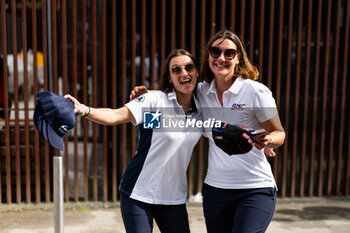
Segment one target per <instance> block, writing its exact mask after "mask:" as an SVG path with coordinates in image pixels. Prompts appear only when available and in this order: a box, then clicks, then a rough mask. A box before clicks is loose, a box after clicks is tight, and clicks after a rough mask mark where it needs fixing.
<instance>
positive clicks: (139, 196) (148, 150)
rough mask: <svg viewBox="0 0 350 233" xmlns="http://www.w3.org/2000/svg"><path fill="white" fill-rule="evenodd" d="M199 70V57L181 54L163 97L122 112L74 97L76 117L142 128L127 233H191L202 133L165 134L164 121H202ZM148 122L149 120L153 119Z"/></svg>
mask: <svg viewBox="0 0 350 233" xmlns="http://www.w3.org/2000/svg"><path fill="white" fill-rule="evenodd" d="M197 78H198V70H197V63H196V61H195V59H194V58H193V56H192V55H191V54H190V53H189V52H187V51H186V50H183V49H176V50H174V51H173V52H171V53H170V54H169V56H168V58H167V59H166V62H165V66H164V67H163V70H162V75H161V79H160V85H159V89H160V90H159V91H152V92H149V93H146V94H144V95H142V96H140V97H138V98H137V99H135V100H133V101H131V102H129V103H127V104H126V105H125V106H124V107H121V108H119V109H109V108H92V107H87V106H85V105H83V104H81V103H80V102H79V101H78V100H76V99H75V98H74V97H72V96H70V95H66V96H65V97H66V98H68V99H70V100H71V101H72V102H73V103H74V105H75V110H74V111H75V113H76V114H80V115H81V116H83V117H85V118H87V119H89V120H91V121H94V122H96V123H99V124H104V125H115V124H120V123H126V122H132V123H133V124H134V125H139V127H140V132H139V140H138V146H137V151H136V154H135V156H134V157H133V158H132V160H131V161H130V163H129V164H128V166H127V168H126V170H125V173H124V175H123V178H122V180H121V184H120V187H119V191H120V192H121V200H120V204H121V211H122V217H123V221H124V226H125V229H126V232H128V233H129V232H140V233H141V232H142V233H143V232H152V229H153V219H155V221H156V222H157V224H158V227H159V229H160V231H161V232H168V233H169V232H170V233H171V232H174V233H178V232H181V233H186V232H190V229H189V223H188V218H187V210H186V200H187V177H186V170H187V167H188V164H189V161H190V157H191V154H192V150H193V148H194V146H195V145H196V143H197V142H198V140H199V138H200V136H201V135H202V131H201V130H197V131H195V130H192V129H189V128H186V127H184V128H182V129H176V130H175V129H171V128H170V129H167V130H165V129H162V127H160V126H161V124H162V122H161V119H162V117H163V118H165V117H166V116H165V114H164V113H165V112H166V113H167V114H168V115H174V116H175V115H176V116H179V115H180V118H183V119H194V120H197V119H201V118H200V116H201V114H200V112H199V111H198V108H197V107H196V106H197V100H196V98H195V96H194V95H193V91H194V90H195V88H196V86H197ZM147 117H148V118H147Z"/></svg>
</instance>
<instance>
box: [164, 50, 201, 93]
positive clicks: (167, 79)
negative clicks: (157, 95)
mask: <svg viewBox="0 0 350 233" xmlns="http://www.w3.org/2000/svg"><path fill="white" fill-rule="evenodd" d="M181 55H185V56H188V57H189V58H191V60H192V62H193V64H194V66H195V67H196V69H197V68H198V63H197V61H196V59H195V58H194V57H193V55H192V54H191V53H190V52H188V51H186V50H184V49H175V50H173V51H172V52H171V53H170V54H169V55H168V57H167V59H166V60H165V63H164V65H163V67H162V70H161V75H160V80H159V87H158V88H159V90H161V91H163V92H165V93H169V92H172V91H173V90H174V86H173V84H172V83H170V69H169V65H170V61H171V59H172V58H173V57H177V56H181ZM197 82H198V81H197ZM196 87H197V86H196Z"/></svg>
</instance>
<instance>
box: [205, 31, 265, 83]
mask: <svg viewBox="0 0 350 233" xmlns="http://www.w3.org/2000/svg"><path fill="white" fill-rule="evenodd" d="M218 39H222V40H224V39H229V40H231V41H232V42H233V43H235V45H236V46H237V56H238V59H239V64H238V65H237V66H236V68H235V69H236V70H235V73H234V75H233V77H238V76H242V77H243V78H246V79H252V80H257V79H258V77H259V71H258V69H257V68H256V67H255V66H254V65H252V63H251V62H250V61H249V59H248V55H247V52H246V51H245V49H244V46H243V43H242V41H241V39H240V38H239V37H238V36H237V35H236V34H235V33H233V32H232V31H230V30H227V29H224V30H221V31H219V32H217V33H216V34H215V35H213V36H212V37H211V38H210V40H209V42H208V43H207V45H206V47H205V50H204V53H203V55H202V58H201V69H200V74H201V75H200V80H201V81H206V82H208V83H210V82H211V81H212V80H213V79H214V78H215V76H214V73H213V72H212V71H211V69H210V67H209V61H208V60H209V49H210V47H211V46H212V44H213V43H214V42H215V41H216V40H218Z"/></svg>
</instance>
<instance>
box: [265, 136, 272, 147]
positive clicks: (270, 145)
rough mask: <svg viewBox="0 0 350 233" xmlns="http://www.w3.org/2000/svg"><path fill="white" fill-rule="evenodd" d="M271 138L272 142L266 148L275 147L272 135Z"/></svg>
mask: <svg viewBox="0 0 350 233" xmlns="http://www.w3.org/2000/svg"><path fill="white" fill-rule="evenodd" d="M268 136H269V137H270V142H269V144H267V146H266V148H271V147H272V145H273V137H271V136H270V135H268Z"/></svg>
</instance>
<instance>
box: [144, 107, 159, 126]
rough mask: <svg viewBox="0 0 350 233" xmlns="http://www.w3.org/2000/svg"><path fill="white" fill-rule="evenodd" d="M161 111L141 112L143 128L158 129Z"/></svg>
mask: <svg viewBox="0 0 350 233" xmlns="http://www.w3.org/2000/svg"><path fill="white" fill-rule="evenodd" d="M161 118H162V113H161V112H159V110H157V111H156V112H155V111H144V112H143V128H145V129H160V127H161Z"/></svg>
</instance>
